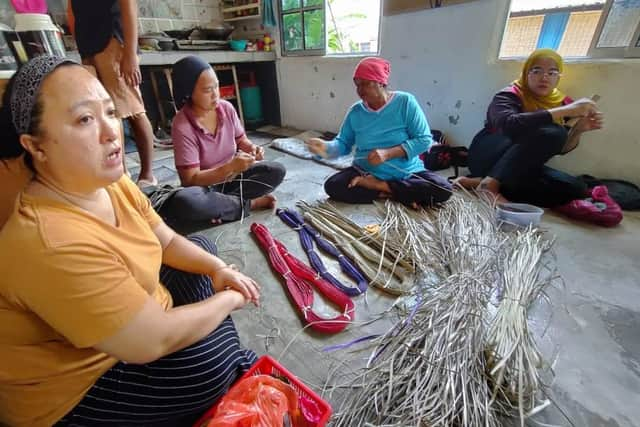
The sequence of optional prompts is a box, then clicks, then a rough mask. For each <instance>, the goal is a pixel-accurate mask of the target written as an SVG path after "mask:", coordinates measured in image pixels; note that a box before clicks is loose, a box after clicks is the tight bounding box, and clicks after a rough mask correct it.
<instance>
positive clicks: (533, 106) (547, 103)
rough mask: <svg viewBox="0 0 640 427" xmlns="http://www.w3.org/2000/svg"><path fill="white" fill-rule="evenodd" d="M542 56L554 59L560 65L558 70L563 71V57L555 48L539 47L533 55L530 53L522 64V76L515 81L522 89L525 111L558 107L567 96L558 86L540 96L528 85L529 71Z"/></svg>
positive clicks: (521, 96) (521, 95) (515, 84)
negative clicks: (545, 94) (547, 93)
mask: <svg viewBox="0 0 640 427" xmlns="http://www.w3.org/2000/svg"><path fill="white" fill-rule="evenodd" d="M540 58H549V59H552V60H553V61H554V62H555V63H556V65H557V66H558V70H559V71H560V72H561V73H562V68H563V61H562V57H561V56H560V55H558V53H557V52H556V51H555V50H552V49H537V50H534V51H533V52H532V53H531V55H529V57H528V58H527V60H526V61H525V63H524V65H523V66H522V73H521V74H520V78H519V79H518V80H515V81H514V82H513V84H514V86H516V87H517V88H518V89H519V90H520V98H522V107H523V109H524V111H525V112H530V111H537V110H548V109H550V108H554V107H557V106H559V105H562V101H563V100H564V99H565V97H566V95H565V94H564V93H562V92H560V91H559V90H558V88H555V89H553V91H552V92H551V93H550V94H549V95H547V96H538V95H536V94H534V93H533V92H531V91H530V90H529V86H528V85H527V77H528V75H529V71H530V70H531V67H532V66H533V64H535V62H536V61H537V60H538V59H540Z"/></svg>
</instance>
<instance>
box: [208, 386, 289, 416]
mask: <svg viewBox="0 0 640 427" xmlns="http://www.w3.org/2000/svg"><path fill="white" fill-rule="evenodd" d="M286 414H288V416H289V418H290V420H291V422H292V425H294V426H295V425H299V424H298V423H297V422H296V421H297V420H299V418H300V411H299V410H298V395H297V394H296V392H295V390H294V389H293V387H291V386H290V385H288V384H285V383H284V382H282V381H280V380H279V379H276V378H273V377H271V376H269V375H256V376H252V377H248V378H245V379H243V380H241V381H240V382H239V383H237V384H236V385H234V386H233V388H232V389H231V390H230V391H229V393H227V394H226V395H225V396H224V397H223V398H222V400H221V401H220V403H219V405H218V409H217V410H216V413H215V416H214V417H213V419H211V421H209V423H208V427H282V425H283V424H284V417H285V415H286Z"/></svg>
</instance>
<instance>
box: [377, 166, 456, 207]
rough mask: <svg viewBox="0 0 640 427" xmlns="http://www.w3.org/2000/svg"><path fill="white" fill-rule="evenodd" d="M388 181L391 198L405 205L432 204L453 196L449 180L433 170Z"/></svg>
mask: <svg viewBox="0 0 640 427" xmlns="http://www.w3.org/2000/svg"><path fill="white" fill-rule="evenodd" d="M387 183H388V184H389V187H390V188H391V198H392V199H393V200H395V201H397V202H400V203H403V204H405V205H410V206H411V205H414V204H417V205H423V206H431V205H434V204H436V203H443V202H445V201H447V200H448V199H449V197H451V184H449V181H447V179H446V178H444V177H442V176H440V175H438V174H436V173H434V172H431V171H423V172H416V173H413V174H411V176H409V178H407V179H403V180H392V181H387Z"/></svg>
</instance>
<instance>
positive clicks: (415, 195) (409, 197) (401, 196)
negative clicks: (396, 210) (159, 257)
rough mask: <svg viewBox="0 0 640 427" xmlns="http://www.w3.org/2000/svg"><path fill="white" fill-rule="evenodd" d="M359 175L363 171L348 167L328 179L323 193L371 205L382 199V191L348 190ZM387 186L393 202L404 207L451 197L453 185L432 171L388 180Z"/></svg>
mask: <svg viewBox="0 0 640 427" xmlns="http://www.w3.org/2000/svg"><path fill="white" fill-rule="evenodd" d="M360 175H362V172H361V171H360V169H358V168H355V167H353V166H352V167H349V168H346V169H344V170H342V171H340V172H338V173H336V174H335V175H332V176H330V177H329V179H327V181H326V182H325V183H324V191H325V192H326V193H327V194H328V195H329V197H331V198H332V199H335V200H338V201H340V202H345V203H371V202H373V201H374V200H376V199H379V198H380V197H379V194H380V192H379V191H376V190H370V189H368V188H363V187H352V188H349V183H350V182H351V180H352V179H353V178H355V177H356V176H360ZM387 184H389V188H390V189H391V199H392V200H395V201H397V202H400V203H403V204H405V205H411V204H413V203H417V204H419V205H424V206H430V205H433V204H436V203H442V202H445V201H447V200H448V199H449V197H451V184H449V182H448V181H447V179H446V178H443V177H441V176H440V175H438V174H436V173H433V172H431V171H422V172H416V173H413V174H411V175H410V176H409V177H408V178H407V179H401V180H389V181H387Z"/></svg>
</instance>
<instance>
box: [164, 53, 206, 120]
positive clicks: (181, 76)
mask: <svg viewBox="0 0 640 427" xmlns="http://www.w3.org/2000/svg"><path fill="white" fill-rule="evenodd" d="M207 68H211V66H210V65H209V64H207V63H206V62H205V61H203V60H202V59H200V58H199V57H197V56H187V57H186V58H182V59H181V60H180V61H178V62H176V63H175V64H173V70H172V73H171V83H172V84H173V99H174V101H175V103H176V108H178V109H180V108H182V106H183V105H184V104H185V103H186V102H187V101H188V100H189V99H190V98H191V94H192V93H193V89H194V88H195V87H196V83H197V81H198V78H199V77H200V74H202V72H203V71H204V70H206V69H207Z"/></svg>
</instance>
